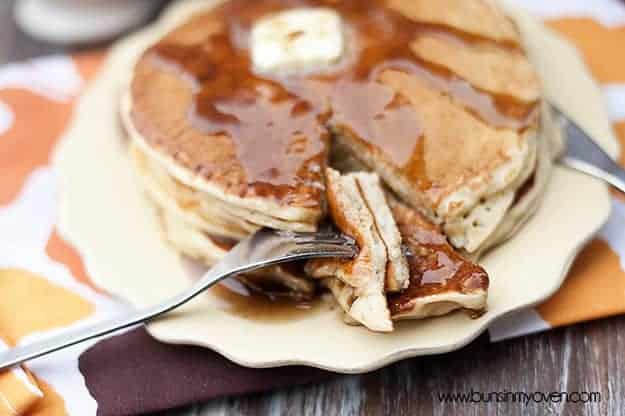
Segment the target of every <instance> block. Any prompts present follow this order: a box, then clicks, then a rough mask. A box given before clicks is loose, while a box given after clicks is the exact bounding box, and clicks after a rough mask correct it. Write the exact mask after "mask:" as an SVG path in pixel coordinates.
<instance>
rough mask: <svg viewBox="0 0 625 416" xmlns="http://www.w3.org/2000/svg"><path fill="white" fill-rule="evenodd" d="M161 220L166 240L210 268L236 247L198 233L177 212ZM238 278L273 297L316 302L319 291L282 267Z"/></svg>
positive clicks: (163, 212) (162, 213)
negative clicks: (313, 300)
mask: <svg viewBox="0 0 625 416" xmlns="http://www.w3.org/2000/svg"><path fill="white" fill-rule="evenodd" d="M160 218H161V222H162V225H163V232H164V236H165V238H166V240H167V241H168V242H169V243H170V244H172V246H173V247H175V248H176V250H178V251H179V252H181V253H183V254H184V255H186V256H188V257H189V258H192V259H195V260H198V261H201V262H202V263H204V264H206V265H207V266H212V265H214V264H215V263H217V262H218V261H220V260H221V259H222V258H223V257H224V256H225V255H226V254H227V253H228V251H229V250H230V248H231V247H232V246H233V244H234V242H232V241H223V240H220V239H218V238H215V237H213V236H211V235H209V234H206V233H204V232H201V231H198V230H197V229H196V228H194V227H193V226H192V225H190V224H189V223H187V222H185V220H184V218H183V217H180V216H178V215H176V213H172V212H169V211H166V210H161V211H160ZM237 279H239V280H240V281H241V282H242V283H244V284H245V285H246V286H247V287H249V288H251V289H252V290H254V291H257V292H261V293H263V294H265V295H267V296H269V297H271V298H284V297H289V298H292V299H297V300H304V299H312V298H313V297H314V295H315V293H316V291H317V289H316V284H315V282H313V281H312V280H310V279H309V278H308V277H307V276H306V275H305V274H304V273H303V272H298V271H294V269H293V268H289V267H286V266H280V265H278V266H272V267H268V268H266V269H262V270H259V271H256V272H253V273H247V274H245V275H242V276H237Z"/></svg>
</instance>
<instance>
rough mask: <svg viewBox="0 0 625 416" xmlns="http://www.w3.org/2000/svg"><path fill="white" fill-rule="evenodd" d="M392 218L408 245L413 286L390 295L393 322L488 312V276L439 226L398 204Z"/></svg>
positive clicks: (392, 206) (389, 304) (411, 284)
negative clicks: (453, 314) (455, 312)
mask: <svg viewBox="0 0 625 416" xmlns="http://www.w3.org/2000/svg"><path fill="white" fill-rule="evenodd" d="M391 208H392V211H393V216H394V218H395V220H396V221H397V226H398V227H399V230H400V232H401V235H402V239H403V242H404V245H405V246H406V249H407V252H408V253H409V254H408V256H407V259H408V265H409V268H410V285H409V286H408V288H407V289H406V290H404V291H402V292H401V293H399V294H390V295H389V296H388V306H389V309H390V311H391V315H392V318H393V319H394V320H400V319H422V318H427V317H431V316H439V315H445V314H447V313H449V312H451V311H453V310H456V309H461V308H462V309H467V310H471V311H475V312H481V311H484V310H485V309H486V301H487V294H488V285H489V281H488V275H487V273H486V271H485V270H484V269H483V268H482V267H480V266H478V265H477V264H475V263H473V262H472V261H471V260H469V259H467V258H465V257H463V256H462V255H460V254H459V253H458V252H457V251H456V250H454V248H453V247H452V246H451V245H450V244H449V243H448V242H447V239H446V238H445V235H444V234H443V232H442V231H441V230H440V228H439V227H437V226H436V225H434V224H432V223H431V222H429V221H428V220H427V219H426V218H425V217H424V216H423V215H422V214H420V213H419V212H418V211H416V210H414V209H412V208H410V207H408V206H406V205H404V204H402V203H401V202H398V201H393V202H392V203H391Z"/></svg>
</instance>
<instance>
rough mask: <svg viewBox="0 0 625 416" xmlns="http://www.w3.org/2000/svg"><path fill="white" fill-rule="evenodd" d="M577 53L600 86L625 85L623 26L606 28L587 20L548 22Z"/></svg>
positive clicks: (624, 32) (624, 33) (624, 37)
mask: <svg viewBox="0 0 625 416" xmlns="http://www.w3.org/2000/svg"><path fill="white" fill-rule="evenodd" d="M547 24H548V26H550V27H551V28H552V29H555V30H556V31H557V32H559V33H560V34H561V35H563V36H564V37H566V38H568V39H569V40H571V41H572V42H573V43H575V45H577V47H578V48H579V49H580V51H581V52H582V54H583V55H584V57H585V58H586V62H587V64H588V66H589V67H590V70H591V72H592V73H593V75H594V76H595V77H596V78H597V79H598V80H599V81H601V82H604V83H608V82H625V26H623V27H616V28H612V27H606V26H603V25H601V24H600V23H599V22H597V21H595V20H593V19H590V18H566V19H556V20H551V21H548V22H547Z"/></svg>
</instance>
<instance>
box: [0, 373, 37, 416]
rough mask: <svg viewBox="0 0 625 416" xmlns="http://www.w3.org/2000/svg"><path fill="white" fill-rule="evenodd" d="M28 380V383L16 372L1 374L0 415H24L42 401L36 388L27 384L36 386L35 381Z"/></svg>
mask: <svg viewBox="0 0 625 416" xmlns="http://www.w3.org/2000/svg"><path fill="white" fill-rule="evenodd" d="M27 378H28V381H26V380H23V379H21V378H20V377H18V376H17V375H16V373H15V372H14V371H6V372H3V373H0V414H2V415H5V414H8V415H23V414H24V413H25V412H26V411H27V410H29V409H31V408H32V407H33V405H34V404H35V403H37V402H38V401H39V400H41V398H42V397H41V395H40V394H37V393H35V392H34V391H33V388H34V387H32V386H28V385H27V384H26V383H32V384H35V380H33V379H32V378H30V377H29V376H27Z"/></svg>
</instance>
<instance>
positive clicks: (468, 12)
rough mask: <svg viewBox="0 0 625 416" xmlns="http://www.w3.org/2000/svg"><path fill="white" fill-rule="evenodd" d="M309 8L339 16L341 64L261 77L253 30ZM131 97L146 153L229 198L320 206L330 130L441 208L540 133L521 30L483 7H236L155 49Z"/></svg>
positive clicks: (448, 3) (475, 3)
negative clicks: (533, 132) (151, 150)
mask: <svg viewBox="0 0 625 416" xmlns="http://www.w3.org/2000/svg"><path fill="white" fill-rule="evenodd" d="M301 7H308V8H310V7H314V8H320V7H323V8H330V9H333V10H335V11H336V12H337V13H338V14H339V15H340V17H341V19H342V25H343V29H342V30H343V31H344V34H343V35H344V38H345V41H346V42H345V45H346V46H345V48H344V51H343V54H342V56H341V58H340V59H339V60H337V61H336V62H334V63H333V64H332V65H329V66H328V67H327V68H323V69H322V70H316V71H312V72H300V73H295V74H293V73H291V74H280V73H271V74H269V73H265V74H259V73H255V72H254V68H253V63H252V59H251V52H250V32H251V30H252V28H253V26H254V24H255V23H256V22H258V21H259V20H260V19H262V18H264V17H266V16H270V15H272V14H274V13H278V12H280V11H284V10H288V9H293V8H301ZM293 36H294V37H297V36H298V33H294V34H293ZM131 95H132V102H133V107H132V120H133V123H134V125H135V127H136V129H137V130H138V131H139V133H140V134H141V135H142V136H143V137H144V139H145V140H146V141H147V142H148V144H149V145H150V146H152V147H155V148H157V149H158V150H159V151H161V152H164V153H165V154H167V155H169V156H171V157H173V158H174V159H175V161H176V163H177V164H180V165H182V166H183V167H185V168H187V169H189V170H191V171H194V172H196V173H197V174H199V175H201V176H202V177H204V178H205V179H207V180H208V181H210V182H211V183H213V184H216V185H218V186H220V188H221V189H222V190H223V191H224V192H225V193H231V194H235V195H238V196H240V197H249V196H261V197H272V198H276V199H277V200H278V201H280V203H282V204H285V205H291V206H303V207H317V206H321V204H322V202H321V201H322V199H323V190H324V188H323V173H322V172H323V168H324V167H325V164H326V160H327V154H328V152H329V139H330V137H331V135H330V131H331V130H332V131H334V132H336V131H341V132H343V134H345V133H346V132H347V133H348V134H350V135H351V136H353V137H356V138H357V140H359V141H360V142H362V143H363V144H364V145H366V146H367V147H368V148H369V149H373V150H374V151H375V152H377V153H379V154H381V155H383V157H384V158H385V160H386V161H387V162H388V163H391V164H392V165H393V166H395V167H396V168H397V169H398V171H399V172H400V173H401V174H402V175H403V176H405V177H406V178H408V180H409V181H410V183H411V184H412V185H413V186H414V188H415V189H417V190H419V191H421V192H423V193H424V194H425V195H427V196H428V199H429V201H430V202H431V204H432V205H436V204H438V203H440V202H441V201H442V199H443V198H444V197H445V196H447V195H449V194H450V193H451V192H453V191H454V190H455V189H457V188H459V187H460V186H462V185H464V184H465V182H466V181H467V180H468V179H467V178H473V177H475V176H476V175H480V174H483V173H484V172H486V175H488V173H489V172H492V171H493V170H495V169H496V168H497V167H498V166H500V165H501V164H503V163H505V162H506V161H507V157H508V156H507V148H508V147H511V146H516V145H518V142H519V141H521V140H522V135H521V134H520V133H522V132H523V131H525V130H526V129H527V128H529V127H531V126H534V125H535V124H536V122H537V117H538V116H537V111H536V108H537V103H538V99H539V96H540V90H539V85H538V81H537V79H536V77H535V75H534V72H533V71H532V68H531V66H530V64H529V62H528V61H527V59H526V57H525V55H524V53H523V52H522V50H521V49H520V45H519V38H518V34H517V31H516V28H515V27H514V25H513V24H512V23H511V21H510V20H508V19H507V18H506V17H505V16H504V15H503V14H501V12H500V11H499V10H498V9H497V8H496V7H494V6H493V5H492V4H491V3H490V2H489V1H486V0H444V1H437V2H432V1H426V0H390V1H382V0H264V1H252V2H250V1H247V0H232V1H228V2H226V3H224V4H222V5H221V6H219V7H217V8H216V9H214V10H211V11H209V12H206V13H204V14H199V15H197V16H195V17H193V18H192V19H191V20H190V21H189V22H187V23H186V24H184V25H183V26H181V27H179V28H178V29H176V30H174V31H173V32H171V33H170V34H169V35H167V36H165V37H164V38H163V39H162V40H161V41H160V42H158V43H157V44H156V45H155V46H153V47H152V48H150V49H149V50H148V51H147V52H146V53H145V54H144V55H143V57H142V58H141V59H140V61H139V63H138V65H137V67H136V70H135V76H134V79H133V82H132V86H131Z"/></svg>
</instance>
